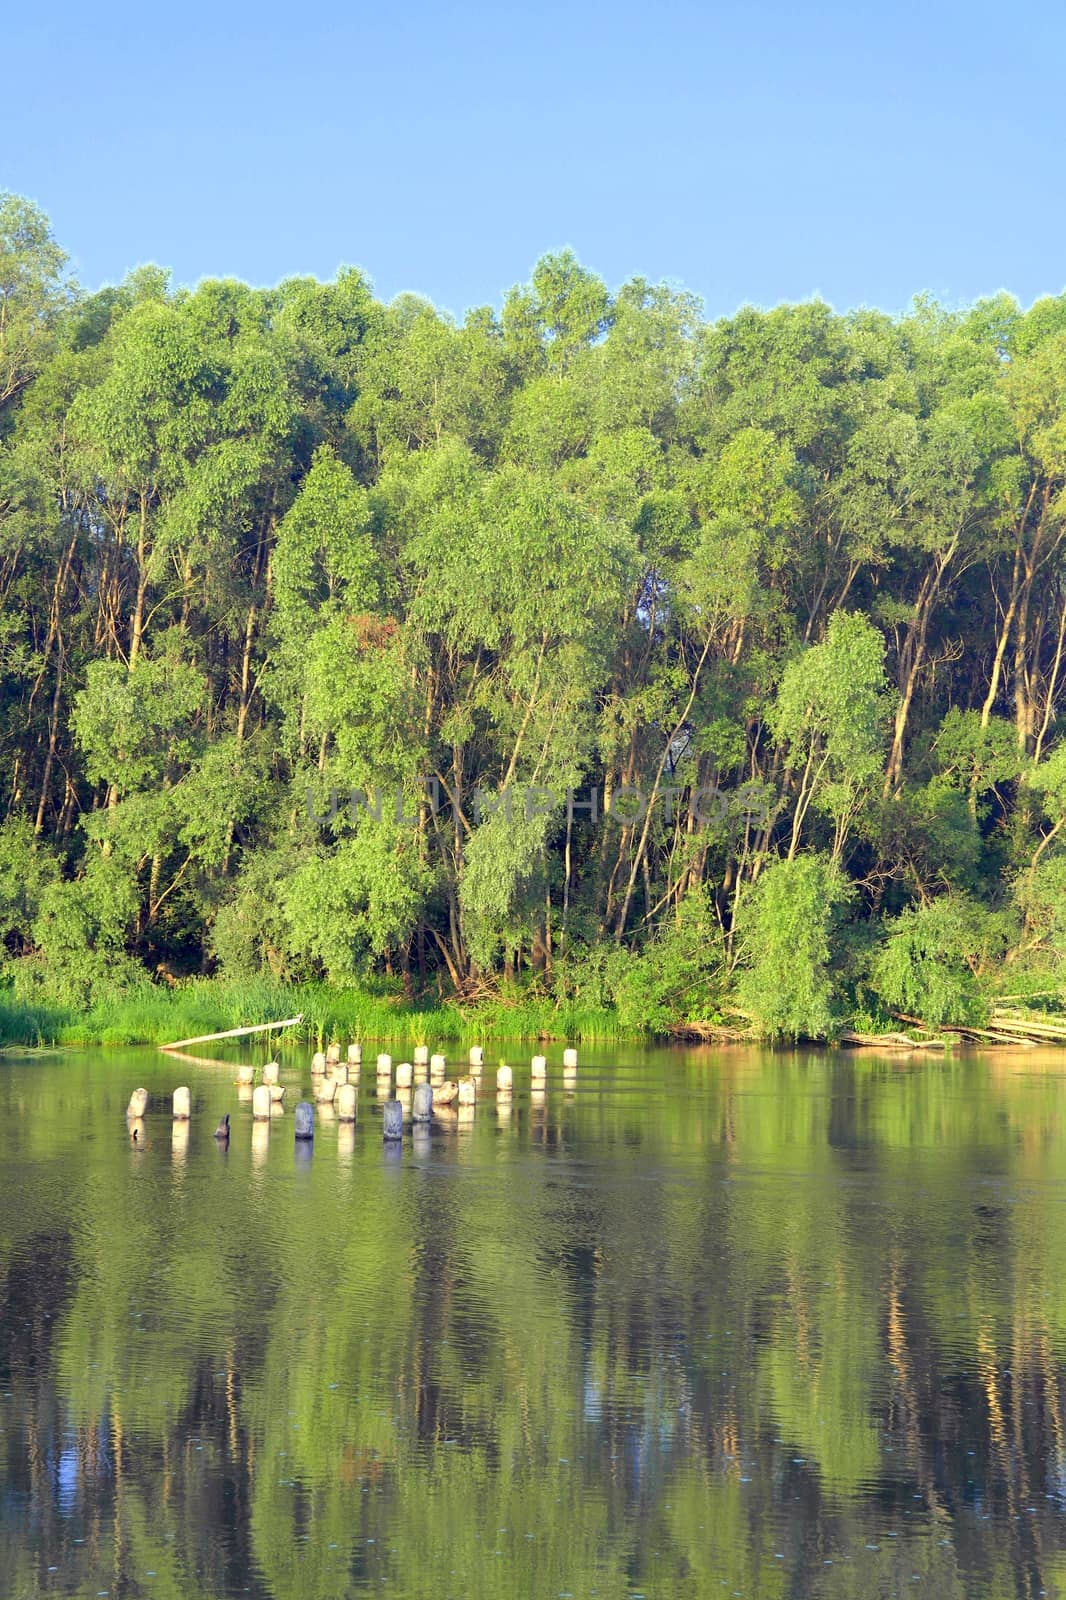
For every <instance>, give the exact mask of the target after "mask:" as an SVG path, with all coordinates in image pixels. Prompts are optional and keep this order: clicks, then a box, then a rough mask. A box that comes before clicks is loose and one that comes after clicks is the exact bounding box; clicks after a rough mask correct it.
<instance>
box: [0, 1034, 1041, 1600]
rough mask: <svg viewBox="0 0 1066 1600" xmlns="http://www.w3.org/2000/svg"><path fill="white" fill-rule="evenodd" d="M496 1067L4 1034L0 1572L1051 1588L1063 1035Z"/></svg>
mask: <svg viewBox="0 0 1066 1600" xmlns="http://www.w3.org/2000/svg"><path fill="white" fill-rule="evenodd" d="M374 1048H375V1049H376V1048H377V1047H376V1046H375V1047H374ZM400 1054H401V1052H400V1051H399V1050H397V1051H396V1056H397V1059H399V1057H400ZM498 1054H499V1052H498V1051H493V1052H491V1054H490V1053H489V1052H487V1056H488V1057H489V1060H490V1065H489V1067H487V1069H486V1073H485V1080H484V1085H485V1086H484V1092H483V1094H482V1096H481V1098H480V1099H479V1102H478V1105H477V1108H476V1111H475V1112H474V1114H473V1117H472V1120H469V1121H464V1122H455V1121H453V1122H449V1123H448V1124H446V1125H440V1126H435V1127H434V1130H433V1132H432V1134H430V1135H428V1136H427V1137H425V1138H422V1139H419V1140H418V1141H417V1142H416V1141H415V1140H414V1139H412V1138H411V1136H410V1134H408V1136H407V1138H405V1140H404V1143H403V1145H402V1146H401V1147H396V1148H391V1149H390V1148H389V1147H386V1146H384V1145H383V1142H382V1137H381V1129H382V1114H381V1102H380V1100H379V1099H378V1096H377V1094H376V1086H375V1081H374V1075H373V1065H372V1062H371V1064H370V1067H369V1070H368V1069H366V1068H365V1069H364V1074H363V1081H362V1084H361V1086H360V1090H359V1110H358V1120H357V1123H356V1125H355V1127H354V1129H352V1128H350V1127H344V1126H339V1125H338V1124H337V1123H336V1122H335V1121H326V1120H321V1119H320V1120H319V1123H318V1125H317V1128H316V1135H315V1139H314V1144H313V1148H312V1149H303V1150H301V1149H300V1148H299V1147H297V1145H296V1144H295V1141H294V1139H293V1116H292V1106H293V1104H294V1103H295V1101H296V1100H297V1099H298V1098H300V1097H301V1096H305V1095H306V1094H307V1093H308V1091H309V1089H310V1072H309V1056H308V1053H307V1052H305V1051H303V1050H292V1051H290V1052H289V1053H288V1054H286V1055H284V1056H283V1058H282V1063H283V1070H282V1082H283V1083H284V1084H285V1086H286V1105H287V1110H286V1112H285V1114H284V1115H283V1116H282V1117H280V1118H278V1119H276V1120H275V1121H273V1122H272V1123H270V1124H263V1125H259V1126H258V1127H257V1128H253V1123H252V1119H251V1110H250V1106H249V1105H248V1104H247V1103H244V1102H242V1101H240V1100H239V1098H238V1094H237V1090H236V1089H235V1087H234V1083H233V1077H234V1073H233V1070H232V1064H231V1065H229V1066H227V1065H216V1066H206V1065H192V1064H187V1063H185V1062H180V1061H173V1060H168V1059H167V1058H166V1057H165V1056H162V1055H160V1054H158V1053H157V1052H153V1051H140V1050H92V1051H63V1052H57V1053H55V1054H42V1055H39V1056H14V1055H11V1056H7V1057H4V1058H0V1594H3V1595H4V1596H5V1597H8V1596H12V1597H15V1600H30V1597H37V1596H48V1595H74V1596H79V1597H81V1596H87V1597H95V1596H105V1595H106V1596H115V1597H118V1596H136V1597H141V1596H145V1597H149V1596H151V1597H156V1600H169V1597H180V1600H216V1597H222V1596H232V1595H252V1596H258V1597H264V1600H265V1597H268V1596H269V1597H273V1600H340V1597H343V1596H347V1595H362V1594H369V1593H375V1594H385V1595H392V1596H397V1597H405V1600H406V1597H412V1600H414V1597H418V1600H422V1597H425V1600H429V1597H432V1600H447V1597H453V1596H454V1597H456V1600H460V1597H461V1600H481V1597H484V1600H501V1597H502V1600H509V1597H515V1600H518V1597H521V1600H531V1597H534V1600H541V1597H543V1600H565V1597H574V1600H587V1597H591V1596H604V1597H609V1600H615V1597H630V1600H638V1597H644V1600H653V1597H656V1600H658V1597H663V1600H666V1597H670V1600H685V1597H697V1596H700V1597H702V1596H705V1595H707V1596H718V1595H722V1594H726V1595H733V1596H735V1595H744V1596H771V1597H781V1600H784V1597H786V1596H788V1597H791V1596H796V1597H807V1596H826V1597H830V1596H841V1597H842V1596H857V1597H862V1600H868V1597H879V1596H889V1595H911V1594H931V1593H935V1594H936V1596H937V1600H949V1597H954V1596H959V1597H966V1600H972V1597H975V1596H989V1597H991V1600H1001V1597H1006V1596H1026V1597H1029V1596H1037V1595H1041V1594H1047V1595H1052V1596H1055V1595H1066V1052H1058V1051H1056V1052H1042V1051H1030V1052H1025V1053H1017V1054H1015V1053H1013V1052H1011V1053H1002V1052H997V1053H995V1054H991V1055H979V1054H967V1055H964V1056H958V1057H949V1058H947V1059H941V1058H939V1057H936V1056H933V1057H930V1056H926V1055H922V1056H920V1057H909V1056H908V1057H906V1058H893V1057H888V1056H876V1055H870V1054H865V1053H862V1054H849V1053H846V1052H825V1053H817V1052H806V1053H780V1052H778V1053H771V1052H768V1051H750V1050H742V1049H729V1050H717V1051H716V1050H711V1049H700V1050H661V1051H638V1050H634V1049H617V1048H612V1049H607V1048H597V1047H595V1046H591V1045H589V1046H586V1047H584V1048H583V1050H582V1052H581V1064H580V1067H579V1070H578V1074H577V1079H576V1082H575V1083H574V1084H573V1086H572V1087H569V1088H567V1087H566V1086H564V1081H563V1073H562V1069H561V1065H560V1062H561V1051H560V1050H558V1049H556V1050H554V1051H552V1052H550V1054H549V1078H548V1084H547V1088H546V1091H545V1092H544V1094H543V1095H537V1094H536V1093H535V1092H534V1091H533V1090H532V1089H531V1085H530V1079H529V1070H528V1057H527V1056H526V1055H525V1054H524V1053H522V1054H519V1053H517V1052H513V1051H512V1052H511V1056H510V1059H512V1060H513V1061H514V1062H515V1094H514V1100H513V1104H512V1105H511V1106H510V1107H506V1106H499V1105H497V1102H496V1098H495V1094H494V1092H492V1088H491V1085H492V1083H493V1081H494V1070H493V1069H494V1067H495V1062H496V1058H497V1056H498ZM238 1059H252V1057H250V1056H248V1055H243V1056H242V1055H239V1054H238V1052H237V1051H233V1052H232V1062H236V1061H237V1060H238ZM179 1083H187V1084H188V1085H189V1086H190V1087H191V1089H192V1092H193V1104H194V1109H193V1115H192V1120H191V1122H190V1123H189V1124H188V1125H187V1128H185V1129H184V1130H182V1129H178V1130H177V1132H175V1131H174V1130H173V1129H172V1124H171V1118H170V1113H169V1094H170V1091H171V1090H172V1089H173V1087H174V1086H175V1085H177V1084H179ZM138 1085H143V1086H144V1087H146V1088H147V1089H148V1090H149V1092H150V1095H151V1097H152V1098H151V1103H150V1106H149V1110H148V1113H147V1116H146V1118H145V1121H144V1134H143V1138H142V1139H140V1140H138V1141H137V1143H136V1144H134V1143H132V1142H131V1140H130V1137H129V1133H128V1131H127V1127H126V1122H125V1115H124V1112H125V1106H126V1102H127V1100H128V1097H129V1094H130V1091H131V1090H132V1089H133V1088H135V1087H137V1086H138ZM225 1110H229V1111H230V1112H231V1114H232V1136H231V1139H230V1142H229V1145H228V1148H227V1147H222V1148H220V1147H219V1146H218V1145H217V1144H216V1142H215V1140H214V1138H213V1136H212V1135H213V1130H214V1128H215V1125H216V1123H217V1121H218V1119H219V1117H220V1115H221V1114H222V1112H223V1111H225Z"/></svg>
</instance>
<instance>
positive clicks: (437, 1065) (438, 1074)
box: [429, 1055, 447, 1078]
mask: <svg viewBox="0 0 1066 1600" xmlns="http://www.w3.org/2000/svg"><path fill="white" fill-rule="evenodd" d="M446 1066H447V1062H446V1060H445V1058H444V1057H443V1056H440V1055H438V1056H430V1058H429V1071H430V1076H431V1077H434V1078H443V1076H444V1069H445V1067H446Z"/></svg>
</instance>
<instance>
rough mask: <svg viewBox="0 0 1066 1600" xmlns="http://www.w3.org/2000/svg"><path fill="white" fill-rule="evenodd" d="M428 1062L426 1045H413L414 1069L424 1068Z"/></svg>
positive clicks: (427, 1046)
mask: <svg viewBox="0 0 1066 1600" xmlns="http://www.w3.org/2000/svg"><path fill="white" fill-rule="evenodd" d="M428 1060H429V1045H428V1044H416V1045H415V1066H416V1067H424V1066H425V1065H426V1063H427V1061H428Z"/></svg>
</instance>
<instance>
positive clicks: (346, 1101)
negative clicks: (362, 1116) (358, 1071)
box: [335, 1083, 356, 1122]
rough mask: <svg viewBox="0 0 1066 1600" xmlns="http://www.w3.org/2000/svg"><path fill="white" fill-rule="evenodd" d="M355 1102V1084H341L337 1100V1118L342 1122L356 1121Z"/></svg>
mask: <svg viewBox="0 0 1066 1600" xmlns="http://www.w3.org/2000/svg"><path fill="white" fill-rule="evenodd" d="M355 1102H356V1094H355V1085H354V1084H353V1083H342V1084H340V1085H339V1087H338V1089H337V1098H336V1101H335V1104H336V1107H337V1116H338V1117H339V1118H340V1120H341V1122H354V1121H355Z"/></svg>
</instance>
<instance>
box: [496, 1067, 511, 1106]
mask: <svg viewBox="0 0 1066 1600" xmlns="http://www.w3.org/2000/svg"><path fill="white" fill-rule="evenodd" d="M513 1088H514V1073H513V1072H512V1071H511V1069H510V1067H509V1066H508V1065H507V1063H506V1062H505V1061H503V1062H501V1063H500V1065H499V1067H498V1068H497V1069H496V1093H497V1094H498V1095H500V1096H501V1098H504V1099H509V1098H510V1095H511V1092H512V1090H513Z"/></svg>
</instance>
